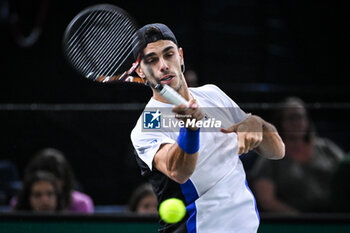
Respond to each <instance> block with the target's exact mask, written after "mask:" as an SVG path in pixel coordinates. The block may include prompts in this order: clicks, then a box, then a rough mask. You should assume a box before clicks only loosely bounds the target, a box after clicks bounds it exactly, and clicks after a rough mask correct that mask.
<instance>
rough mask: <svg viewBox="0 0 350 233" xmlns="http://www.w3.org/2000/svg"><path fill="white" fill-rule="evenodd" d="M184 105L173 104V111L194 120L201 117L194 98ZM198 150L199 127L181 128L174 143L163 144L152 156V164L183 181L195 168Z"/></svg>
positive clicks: (170, 176) (169, 175) (174, 178)
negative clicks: (187, 105)
mask: <svg viewBox="0 0 350 233" xmlns="http://www.w3.org/2000/svg"><path fill="white" fill-rule="evenodd" d="M189 104H190V107H189V108H188V109H186V106H185V105H179V106H175V107H174V108H173V112H174V113H177V114H181V115H187V116H189V115H191V116H192V118H195V119H196V120H200V119H202V116H203V115H202V113H201V112H200V110H199V107H198V105H197V103H196V101H195V100H191V101H190V102H189ZM198 150H199V129H197V128H183V129H182V130H181V131H180V134H179V137H178V140H177V142H176V143H174V144H163V145H161V147H160V149H159V150H158V151H157V153H156V154H155V156H154V159H153V166H154V167H155V168H157V170H159V171H161V172H162V173H164V174H165V175H167V176H168V177H169V178H171V179H173V180H174V181H176V182H178V183H180V184H183V183H185V182H186V181H187V180H188V179H189V178H190V176H191V175H192V173H193V172H194V169H195V168H196V164H197V159H198Z"/></svg>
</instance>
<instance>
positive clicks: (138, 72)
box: [135, 66, 146, 78]
mask: <svg viewBox="0 0 350 233" xmlns="http://www.w3.org/2000/svg"><path fill="white" fill-rule="evenodd" d="M135 71H136V73H137V75H138V76H139V77H140V78H145V77H146V76H145V74H144V73H143V71H142V69H141V66H138V67H137V68H136V70H135Z"/></svg>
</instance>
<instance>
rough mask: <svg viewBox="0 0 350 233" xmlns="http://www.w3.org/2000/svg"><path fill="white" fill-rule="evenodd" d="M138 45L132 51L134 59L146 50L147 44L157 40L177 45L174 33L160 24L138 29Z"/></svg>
mask: <svg viewBox="0 0 350 233" xmlns="http://www.w3.org/2000/svg"><path fill="white" fill-rule="evenodd" d="M137 32H138V34H139V35H138V36H139V44H138V45H137V46H136V48H135V49H134V51H133V55H134V58H135V59H136V58H137V56H138V54H139V53H140V52H141V51H142V50H143V49H144V48H146V46H147V44H149V43H152V42H156V41H158V40H171V41H173V42H174V43H175V44H176V45H178V43H177V40H176V37H175V35H174V33H173V32H172V31H171V30H170V29H169V28H168V26H166V25H165V24H162V23H153V24H147V25H145V26H143V27H142V28H140V29H139V30H138V31H137Z"/></svg>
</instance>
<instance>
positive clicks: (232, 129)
mask: <svg viewBox="0 0 350 233" xmlns="http://www.w3.org/2000/svg"><path fill="white" fill-rule="evenodd" d="M237 128H238V125H232V126H231V127H229V128H227V129H224V128H221V129H220V131H221V132H223V133H233V132H234V133H237Z"/></svg>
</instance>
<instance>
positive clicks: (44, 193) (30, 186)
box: [14, 171, 62, 212]
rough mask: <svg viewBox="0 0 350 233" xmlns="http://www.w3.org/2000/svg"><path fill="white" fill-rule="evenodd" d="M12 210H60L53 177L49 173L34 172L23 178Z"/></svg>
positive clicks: (60, 203) (56, 187)
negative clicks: (21, 186)
mask: <svg viewBox="0 0 350 233" xmlns="http://www.w3.org/2000/svg"><path fill="white" fill-rule="evenodd" d="M14 209H15V210H19V211H35V212H53V211H59V210H62V202H61V196H60V194H59V191H58V186H57V182H56V178H55V176H54V175H53V174H51V173H49V172H44V171H36V172H34V173H32V174H30V175H29V176H27V177H25V179H24V182H23V188H22V189H21V191H20V192H19V195H18V200H17V204H16V205H15V208H14Z"/></svg>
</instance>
